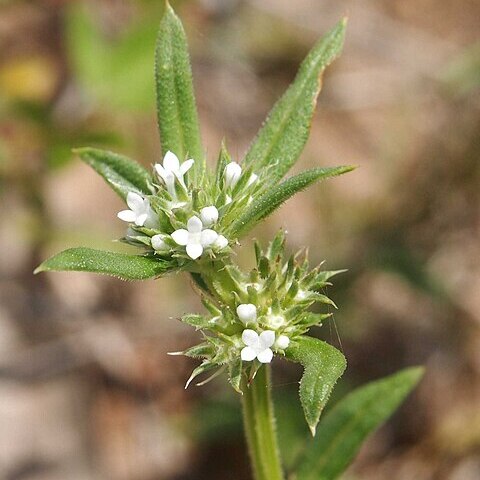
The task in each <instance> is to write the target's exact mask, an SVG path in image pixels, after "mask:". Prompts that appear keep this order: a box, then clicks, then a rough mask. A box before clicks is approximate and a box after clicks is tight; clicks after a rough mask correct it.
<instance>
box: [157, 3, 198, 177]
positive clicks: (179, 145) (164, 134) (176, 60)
mask: <svg viewBox="0 0 480 480" xmlns="http://www.w3.org/2000/svg"><path fill="white" fill-rule="evenodd" d="M155 81H156V91H157V114H158V125H159V129H160V137H161V142H162V151H163V154H164V155H165V153H167V151H169V150H170V151H172V152H173V153H175V154H176V155H177V156H178V157H179V159H180V161H183V160H184V159H186V158H187V156H188V157H191V158H193V159H194V160H195V164H194V166H193V168H192V170H193V176H194V178H196V179H199V178H200V177H201V175H202V174H203V171H204V169H205V157H204V154H203V149H202V145H201V140H200V129H199V126H198V115H197V107H196V105H195V97H194V93H193V85H192V71H191V68H190V59H189V56H188V50H187V40H186V37H185V32H184V30H183V27H182V23H181V22H180V19H179V18H178V17H177V16H176V15H175V12H174V11H173V9H172V8H171V7H170V5H168V4H167V6H166V9H165V14H164V16H163V18H162V21H161V23H160V30H159V32H158V40H157V47H156V51H155Z"/></svg>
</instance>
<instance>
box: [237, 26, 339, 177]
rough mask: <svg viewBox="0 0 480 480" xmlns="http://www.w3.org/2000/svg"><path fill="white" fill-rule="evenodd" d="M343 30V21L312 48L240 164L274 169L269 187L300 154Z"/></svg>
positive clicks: (254, 169)
mask: <svg viewBox="0 0 480 480" xmlns="http://www.w3.org/2000/svg"><path fill="white" fill-rule="evenodd" d="M345 26H346V19H343V20H342V21H340V22H339V23H338V24H337V25H336V26H335V27H334V28H333V29H332V30H331V31H330V32H329V33H327V34H326V35H325V36H324V37H323V38H322V39H321V40H320V41H319V42H318V43H317V44H316V45H315V46H314V48H313V49H312V50H311V52H310V53H309V54H308V55H307V57H306V58H305V60H304V61H303V63H302V65H301V66H300V69H299V71H298V74H297V76H296V78H295V80H294V82H293V83H292V85H291V86H290V87H289V88H288V90H287V91H286V92H285V94H284V95H283V97H282V98H281V99H280V100H279V101H278V102H277V103H276V105H275V106H274V107H273V109H272V111H271V112H270V114H269V115H268V118H267V120H266V122H265V124H264V125H263V127H262V128H261V130H260V131H259V133H258V135H257V137H256V139H255V140H254V142H253V144H252V145H251V147H250V149H249V151H248V152H247V155H246V157H245V160H244V164H245V166H248V167H252V169H253V171H260V170H261V169H262V167H265V166H267V165H276V167H275V168H272V169H271V174H269V176H268V178H267V179H265V180H266V181H267V182H268V183H269V184H274V183H276V182H277V181H278V180H279V179H281V178H282V177H283V176H284V175H285V174H286V173H287V171H288V170H289V169H290V167H291V166H292V165H293V164H294V163H295V162H296V161H297V159H298V156H299V155H300V153H301V151H302V150H303V147H304V145H305V143H306V141H307V139H308V134H309V132H310V125H311V120H312V116H313V113H314V111H315V105H316V102H317V96H318V94H319V92H320V88H321V86H322V82H321V77H322V74H323V72H324V70H325V68H326V67H327V66H328V65H329V64H330V63H331V62H332V61H333V60H334V59H335V58H336V57H337V56H338V55H339V53H340V51H341V49H342V46H343V40H344V36H345Z"/></svg>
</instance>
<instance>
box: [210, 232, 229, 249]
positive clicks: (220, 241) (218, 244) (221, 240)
mask: <svg viewBox="0 0 480 480" xmlns="http://www.w3.org/2000/svg"><path fill="white" fill-rule="evenodd" d="M213 246H214V247H215V248H217V249H218V250H222V249H224V248H225V247H227V246H228V240H227V238H226V237H224V236H223V235H219V236H218V237H217V239H216V240H215V243H214V244H213Z"/></svg>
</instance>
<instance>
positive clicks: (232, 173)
mask: <svg viewBox="0 0 480 480" xmlns="http://www.w3.org/2000/svg"><path fill="white" fill-rule="evenodd" d="M241 175H242V167H241V166H240V165H239V164H238V163H235V162H230V163H229V164H228V165H227V166H226V167H225V172H224V176H225V187H226V188H229V187H231V188H233V187H234V186H235V185H236V184H237V182H238V181H239V180H240V176H241Z"/></svg>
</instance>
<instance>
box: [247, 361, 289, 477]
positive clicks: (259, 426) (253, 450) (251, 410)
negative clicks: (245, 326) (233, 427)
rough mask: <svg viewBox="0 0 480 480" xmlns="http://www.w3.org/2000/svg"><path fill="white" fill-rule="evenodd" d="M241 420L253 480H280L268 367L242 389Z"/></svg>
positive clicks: (260, 370)
mask: <svg viewBox="0 0 480 480" xmlns="http://www.w3.org/2000/svg"><path fill="white" fill-rule="evenodd" d="M242 403H243V420H244V424H245V433H246V437H247V443H248V448H249V451H250V458H251V460H252V464H253V472H254V476H255V480H282V479H283V473H282V467H281V464H280V456H279V450H278V444H277V436H276V431H275V417H274V413H273V404H272V398H271V395H270V366H269V365H263V366H262V367H260V369H259V370H258V372H257V375H256V377H255V379H254V380H253V381H252V383H251V384H250V385H249V386H248V387H246V388H245V389H244V395H243V401H242Z"/></svg>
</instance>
